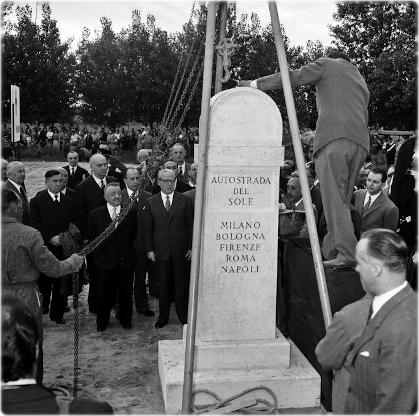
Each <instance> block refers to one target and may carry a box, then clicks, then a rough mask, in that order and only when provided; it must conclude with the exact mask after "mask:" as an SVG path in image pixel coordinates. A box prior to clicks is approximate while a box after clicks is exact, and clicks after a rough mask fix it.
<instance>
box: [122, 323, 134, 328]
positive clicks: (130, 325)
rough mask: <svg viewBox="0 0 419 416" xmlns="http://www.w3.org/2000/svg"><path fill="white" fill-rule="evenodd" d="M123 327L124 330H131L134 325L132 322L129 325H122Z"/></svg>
mask: <svg viewBox="0 0 419 416" xmlns="http://www.w3.org/2000/svg"><path fill="white" fill-rule="evenodd" d="M121 325H122V328H124V329H131V328H132V324H131V322H130V323H128V324H123V323H121Z"/></svg>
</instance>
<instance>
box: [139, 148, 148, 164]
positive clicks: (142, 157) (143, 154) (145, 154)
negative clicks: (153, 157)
mask: <svg viewBox="0 0 419 416" xmlns="http://www.w3.org/2000/svg"><path fill="white" fill-rule="evenodd" d="M148 159H150V153H149V151H148V150H147V149H140V150H139V151H138V153H137V160H138V163H142V162H144V161H146V160H148Z"/></svg>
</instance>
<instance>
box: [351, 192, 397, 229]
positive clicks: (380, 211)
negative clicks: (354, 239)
mask: <svg viewBox="0 0 419 416" xmlns="http://www.w3.org/2000/svg"><path fill="white" fill-rule="evenodd" d="M366 192H367V190H366V189H360V190H359V191H356V192H354V194H353V201H354V206H355V209H356V210H357V211H358V213H359V215H361V212H362V207H363V205H364V199H365V194H366ZM398 221H399V209H398V208H397V207H396V206H395V205H394V204H393V202H391V201H390V199H389V198H388V197H386V196H385V195H384V194H383V193H381V194H380V196H379V197H378V198H377V199H376V200H375V201H374V202H373V203H372V204H371V206H370V207H369V209H368V211H367V212H364V215H363V216H362V217H361V229H360V233H361V235H362V233H363V232H364V231H367V230H370V229H372V228H387V229H389V230H393V231H396V230H397V222H398Z"/></svg>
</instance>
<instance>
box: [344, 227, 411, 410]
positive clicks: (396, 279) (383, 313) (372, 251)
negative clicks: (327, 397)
mask: <svg viewBox="0 0 419 416" xmlns="http://www.w3.org/2000/svg"><path fill="white" fill-rule="evenodd" d="M407 254H408V251H407V246H406V243H405V242H404V241H403V239H402V238H401V237H400V236H399V235H397V234H396V233H395V232H394V231H390V230H385V229H372V230H369V231H366V232H365V233H364V234H362V236H361V239H360V240H359V242H358V244H357V247H356V260H357V266H356V270H357V271H358V273H359V274H360V277H361V283H362V287H363V288H364V290H365V291H366V292H369V293H371V294H372V295H373V296H374V299H373V301H372V308H371V318H370V319H369V321H368V323H367V325H366V326H365V328H364V330H363V332H362V334H361V336H360V337H359V338H358V340H357V341H356V343H355V346H354V348H353V353H352V354H351V356H352V359H351V360H350V363H349V364H350V365H351V367H352V373H351V378H350V384H349V388H348V392H347V400H346V406H345V413H362V414H372V413H376V414H384V413H388V414H414V413H415V412H416V411H417V403H418V385H417V381H418V374H417V368H418V366H417V356H418V345H417V331H418V325H417V314H418V311H417V305H418V299H417V295H416V293H415V292H414V291H413V290H412V288H411V287H410V285H409V284H408V282H407V281H406V264H407Z"/></svg>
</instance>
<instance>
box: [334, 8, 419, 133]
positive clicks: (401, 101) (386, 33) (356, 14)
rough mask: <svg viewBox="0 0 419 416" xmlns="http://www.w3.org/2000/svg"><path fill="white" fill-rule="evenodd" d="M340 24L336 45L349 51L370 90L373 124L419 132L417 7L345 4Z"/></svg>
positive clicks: (339, 13) (338, 16)
mask: <svg viewBox="0 0 419 416" xmlns="http://www.w3.org/2000/svg"><path fill="white" fill-rule="evenodd" d="M334 19H335V20H336V21H337V22H339V23H338V24H337V25H335V26H332V27H330V28H329V29H330V30H331V32H332V33H333V34H334V37H335V38H336V40H335V41H334V42H333V43H334V45H336V46H337V47H340V48H342V49H344V50H346V51H347V53H348V54H349V56H350V57H351V59H353V60H354V61H355V62H356V64H357V66H358V67H359V68H360V71H361V73H362V74H363V75H364V77H365V79H366V81H367V84H368V86H369V89H370V93H371V96H370V107H369V115H370V124H371V125H375V124H378V125H380V126H383V127H384V128H387V129H393V128H397V129H414V128H416V125H417V124H416V117H417V110H416V94H417V83H416V44H415V35H416V31H417V28H416V4H414V3H413V2H412V3H348V4H339V5H337V13H335V14H334Z"/></svg>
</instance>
